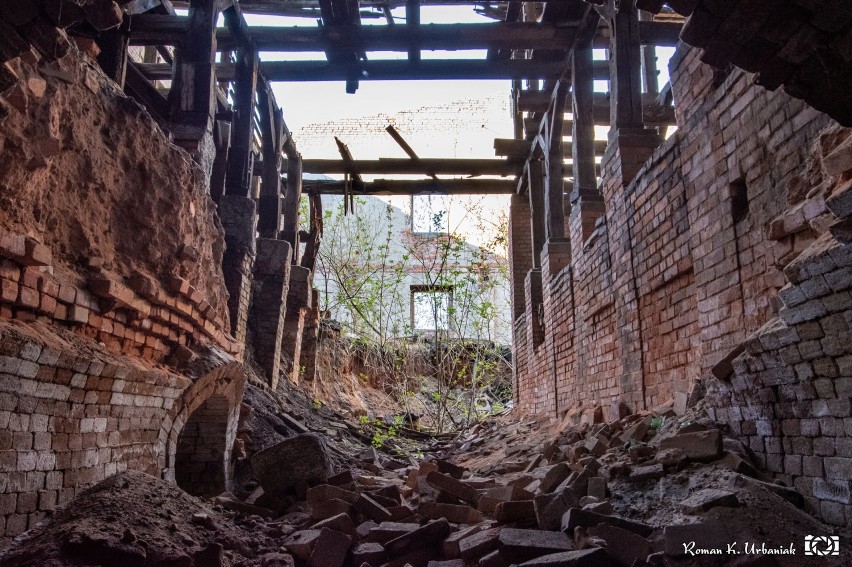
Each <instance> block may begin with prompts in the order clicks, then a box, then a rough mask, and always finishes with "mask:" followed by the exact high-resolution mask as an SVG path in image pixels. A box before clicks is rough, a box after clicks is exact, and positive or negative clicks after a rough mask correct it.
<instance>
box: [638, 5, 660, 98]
mask: <svg viewBox="0 0 852 567" xmlns="http://www.w3.org/2000/svg"><path fill="white" fill-rule="evenodd" d="M651 20H653V17H652V16H651V14H650V13H648V12H645V11H644V10H640V11H639V21H640V22H643V21H651ZM639 25H640V26H641V25H642V24H639ZM657 75H658V72H657V53H656V46H654V45H643V46H642V77H643V78H644V80H645V92H646V93H650V94H658V93H659V92H660V83H659V78H658V76H657Z"/></svg>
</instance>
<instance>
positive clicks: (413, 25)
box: [405, 0, 420, 63]
mask: <svg viewBox="0 0 852 567" xmlns="http://www.w3.org/2000/svg"><path fill="white" fill-rule="evenodd" d="M405 31H406V32H408V36H409V39H411V38H414V37H415V36H416V35H417V34H419V33H420V0H405ZM410 43H411V46H410V47H409V48H408V60H409V61H411V62H412V63H414V62H417V61H420V48H419V47H418V46H417V45H415V42H414V41H410Z"/></svg>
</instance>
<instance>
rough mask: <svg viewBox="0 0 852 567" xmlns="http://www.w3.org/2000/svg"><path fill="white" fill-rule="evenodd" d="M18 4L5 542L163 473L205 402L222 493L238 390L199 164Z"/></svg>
mask: <svg viewBox="0 0 852 567" xmlns="http://www.w3.org/2000/svg"><path fill="white" fill-rule="evenodd" d="M13 4H14V3H8V2H7V3H5V4H4V10H5V8H6V7H7V6H9V7H11V6H12V5H13ZM25 4H26V5H25ZM15 5H16V6H17V4H15ZM21 6H22V9H21V11H17V10H15V11H9V12H7V11H2V12H1V13H0V21H3V20H4V18H7V19H6V20H5V23H3V25H2V26H0V27H2V28H3V30H4V34H8V37H9V39H10V41H9V42H7V43H4V46H3V49H4V50H5V49H6V48H9V46H10V45H11V46H12V47H14V48H15V53H13V54H10V53H9V52H7V51H2V52H0V58H2V60H3V61H2V62H3V63H5V64H4V65H0V151H2V155H3V159H2V160H0V546H2V545H5V544H7V543H8V541H9V538H11V537H12V536H15V535H17V534H18V533H20V532H22V531H24V530H26V529H28V528H31V527H33V526H34V525H35V524H36V523H37V522H38V521H39V520H40V519H41V518H42V517H44V514H45V513H46V512H47V511H49V510H51V509H53V507H54V506H56V505H57V504H61V503H64V502H67V501H68V500H70V499H71V498H73V497H74V496H75V494H77V493H78V492H79V491H80V490H82V489H83V488H85V487H86V486H88V485H90V484H92V483H94V482H97V481H99V480H101V479H103V478H105V477H106V476H108V475H110V474H113V473H115V472H118V471H121V470H125V469H136V470H142V471H145V472H148V473H150V474H154V475H158V476H163V477H165V478H169V479H174V478H175V468H176V466H175V465H176V455H177V447H178V437H179V435H180V433H181V432H182V431H183V429H184V425H185V424H187V423H197V422H198V421H199V418H198V415H201V414H195V412H196V410H197V409H198V408H201V407H204V404H205V402H207V400H208V399H210V398H211V397H214V396H216V399H217V400H219V404H220V406H222V402H224V407H226V408H227V411H226V412H225V413H221V412H220V414H219V425H220V426H221V423H222V419H221V418H222V417H223V416H224V418H225V421H224V423H225V427H224V433H222V431H219V433H217V438H216V440H215V443H216V446H217V451H216V454H215V461H210V460H207V461H204V463H203V464H204V466H205V467H215V468H216V469H217V470H218V467H223V469H224V470H223V471H222V477H223V478H224V480H225V483H227V480H228V478H229V473H228V466H229V463H230V452H231V447H232V445H233V440H234V438H235V436H236V424H237V417H238V413H239V407H240V403H239V402H240V400H241V398H242V388H243V386H244V383H245V376H244V373H243V370H242V365H241V364H239V363H238V362H236V361H235V359H234V358H233V357H234V356H238V357H239V356H241V355H242V345H241V344H240V343H239V342H237V341H235V340H234V339H233V338H232V337H231V335H230V328H229V315H228V312H227V305H226V298H227V291H226V288H225V285H224V279H223V277H222V270H221V264H222V257H223V251H224V247H225V242H224V238H223V231H222V227H221V224H220V223H219V221H218V219H217V216H216V212H215V205H214V204H213V202H212V201H211V199H210V197H209V195H208V193H209V188H208V179H207V176H208V172H205V171H204V170H203V169H202V167H200V166H199V165H198V164H197V163H195V162H194V161H193V160H192V158H191V157H190V155H189V154H187V153H186V152H184V151H182V150H180V149H178V148H177V147H176V146H174V145H173V144H171V143H170V141H169V138H168V136H167V135H166V134H165V133H164V132H163V131H162V130H161V129H160V128H159V127H158V126H157V124H156V123H155V121H154V120H153V119H152V118H151V116H150V115H148V114H147V112H145V111H144V109H142V108H141V107H140V106H139V105H138V104H136V103H135V102H134V101H133V100H131V99H129V98H127V97H126V96H124V94H123V93H121V92H120V91H119V90H118V88H117V87H116V85H115V83H113V82H111V81H110V80H108V79H107V78H106V77H105V76H104V75H103V74H102V72H101V71H100V69H99V68H98V66H97V64H96V63H95V62H94V61H93V60H92V59H90V58H89V57H88V56H87V55H86V54H85V53H83V52H81V51H79V50H78V49H77V48H76V47H75V45H74V43H73V41H72V40H71V39H69V38H68V36H67V35H66V34H65V32H64V31H62V30H60V29H58V28H53V27H52V24H51V23H50V21H49V20H47V19H45V16H44V15H39V12H38V10H37V5H36V4H35V3H33V6H32V7H31V6H29V4H28V3H24V4H21ZM31 8H32V9H31ZM9 16H14V17H19V16H20V17H22V18H29V19H28V20H26V22H24V24H26V25H24V24H21V25H18V26H17V27H15V25H17V24H15V22H12V23H11V24H10V23H9V20H8V17H9ZM33 18H36V21H35V23H33V22H32V19H33ZM16 21H17V20H16ZM10 30H11V31H10ZM15 30H17V31H15ZM33 30H36V31H38V30H41V31H42V32H44V33H41V35H38V34H37V35H38V37H36V38H31V37H29V36H28V35H27V33H31V32H33ZM12 34H23V35H12ZM37 40H38V41H37ZM48 40H49V41H50V42H52V43H51V45H48V46H45V45H42V44H40V43H39V41H48ZM30 41H32V42H33V43H32V44H31V43H29V42H30ZM51 46H53V47H61V49H53V47H51ZM193 415H196V417H195V418H193V417H192V416H193ZM220 429H221V427H220ZM217 431H218V430H217ZM211 455H212V452H207V453H206V455H205V454H204V453H199V454H198V455H197V458H206V457H209V456H211Z"/></svg>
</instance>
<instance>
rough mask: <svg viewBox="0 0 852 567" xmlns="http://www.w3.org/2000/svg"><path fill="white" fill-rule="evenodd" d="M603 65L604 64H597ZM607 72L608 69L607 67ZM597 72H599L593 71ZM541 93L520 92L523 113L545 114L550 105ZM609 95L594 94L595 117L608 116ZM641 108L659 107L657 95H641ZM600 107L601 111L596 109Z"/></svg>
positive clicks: (520, 106)
mask: <svg viewBox="0 0 852 567" xmlns="http://www.w3.org/2000/svg"><path fill="white" fill-rule="evenodd" d="M598 63H605V62H598ZM607 71H609V67H608V65H607ZM595 72H599V71H595ZM546 95H547V93H545V92H543V91H521V96H520V97H519V100H518V106H519V108H520V110H521V111H523V112H545V111H547V108H548V105H549V104H550V100H549V98H550V97H549V95H547V96H546ZM609 98H610V95H609V93H594V105H595V115H596V116H600V114H599V113H600V112H605V113H606V114H609ZM642 104H643V106H655V105H656V106H661V105H660V103H659V101H658V100H657V93H642ZM598 107H600V108H601V109H603V110H600V109H598Z"/></svg>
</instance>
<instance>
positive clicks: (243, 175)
mask: <svg viewBox="0 0 852 567" xmlns="http://www.w3.org/2000/svg"><path fill="white" fill-rule="evenodd" d="M257 70H258V58H257V52H255V51H252V50H250V49H240V50H239V51H237V80H236V85H235V87H234V91H235V95H234V120H233V122H232V125H231V150H230V157H229V163H228V177H227V181H226V184H225V193H226V194H228V195H239V196H241V197H249V196H250V185H251V177H252V167H251V157H252V156H251V146H252V130H253V128H254V99H255V92H256V90H257Z"/></svg>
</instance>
